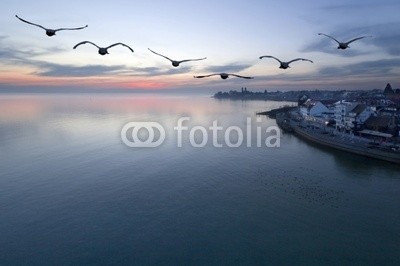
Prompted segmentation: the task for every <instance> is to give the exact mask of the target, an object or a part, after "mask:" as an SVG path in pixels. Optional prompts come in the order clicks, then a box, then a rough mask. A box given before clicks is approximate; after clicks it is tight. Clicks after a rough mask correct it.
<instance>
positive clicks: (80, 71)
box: [34, 62, 126, 77]
mask: <svg viewBox="0 0 400 266" xmlns="http://www.w3.org/2000/svg"><path fill="white" fill-rule="evenodd" d="M35 66H36V67H38V68H39V69H40V70H38V71H36V72H34V74H36V75H38V76H45V77H91V76H103V75H113V74H116V73H118V72H119V71H120V70H124V69H125V68H126V67H125V66H123V65H117V66H101V65H87V66H73V65H59V64H52V63H46V62H37V63H36V64H35Z"/></svg>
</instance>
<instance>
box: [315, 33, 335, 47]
mask: <svg viewBox="0 0 400 266" xmlns="http://www.w3.org/2000/svg"><path fill="white" fill-rule="evenodd" d="M318 35H324V36H326V37H328V38H331V39H332V40H334V41H335V42H337V43H338V44H340V42H339V41H338V40H336V39H335V38H333V37H332V36H329V35H327V34H325V33H318Z"/></svg>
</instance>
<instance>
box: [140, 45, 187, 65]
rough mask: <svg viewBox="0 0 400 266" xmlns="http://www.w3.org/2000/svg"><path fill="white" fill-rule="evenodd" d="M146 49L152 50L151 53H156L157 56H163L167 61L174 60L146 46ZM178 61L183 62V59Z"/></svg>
mask: <svg viewBox="0 0 400 266" xmlns="http://www.w3.org/2000/svg"><path fill="white" fill-rule="evenodd" d="M147 49H149V51H150V52H152V53H153V54H156V55H158V56H161V57H164V58H165V59H167V60H169V61H171V62H172V61H174V60H172V59H171V58H169V57H167V56H165V55H162V54H159V53H156V52H154V51H153V50H151V49H150V48H147ZM180 62H183V61H180Z"/></svg>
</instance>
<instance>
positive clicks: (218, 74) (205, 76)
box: [193, 73, 254, 79]
mask: <svg viewBox="0 0 400 266" xmlns="http://www.w3.org/2000/svg"><path fill="white" fill-rule="evenodd" d="M211 76H220V77H221V78H222V79H227V78H229V76H235V77H238V78H242V79H253V78H254V77H244V76H240V75H237V74H228V73H215V74H209V75H203V76H193V77H194V78H198V79H200V78H208V77H211Z"/></svg>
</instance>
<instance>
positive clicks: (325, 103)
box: [214, 83, 400, 142]
mask: <svg viewBox="0 0 400 266" xmlns="http://www.w3.org/2000/svg"><path fill="white" fill-rule="evenodd" d="M214 98H216V99H232V100H255V99H257V100H273V101H288V102H297V103H298V110H299V112H300V114H301V116H302V117H303V119H304V120H306V121H314V122H319V123H321V124H326V125H329V126H330V127H333V128H335V129H336V130H338V131H343V132H347V133H352V134H357V135H361V134H362V135H363V136H364V137H370V138H384V139H385V140H389V139H390V141H394V142H399V141H400V89H395V90H394V89H393V88H392V86H391V85H390V84H389V83H388V84H387V85H386V87H385V88H384V89H380V90H378V89H375V90H352V91H347V90H332V91H329V90H328V91H325V90H312V91H305V90H303V91H286V92H282V91H275V92H269V91H267V90H265V91H263V92H252V91H249V90H247V88H242V89H241V91H229V92H218V93H216V94H215V95H214Z"/></svg>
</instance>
